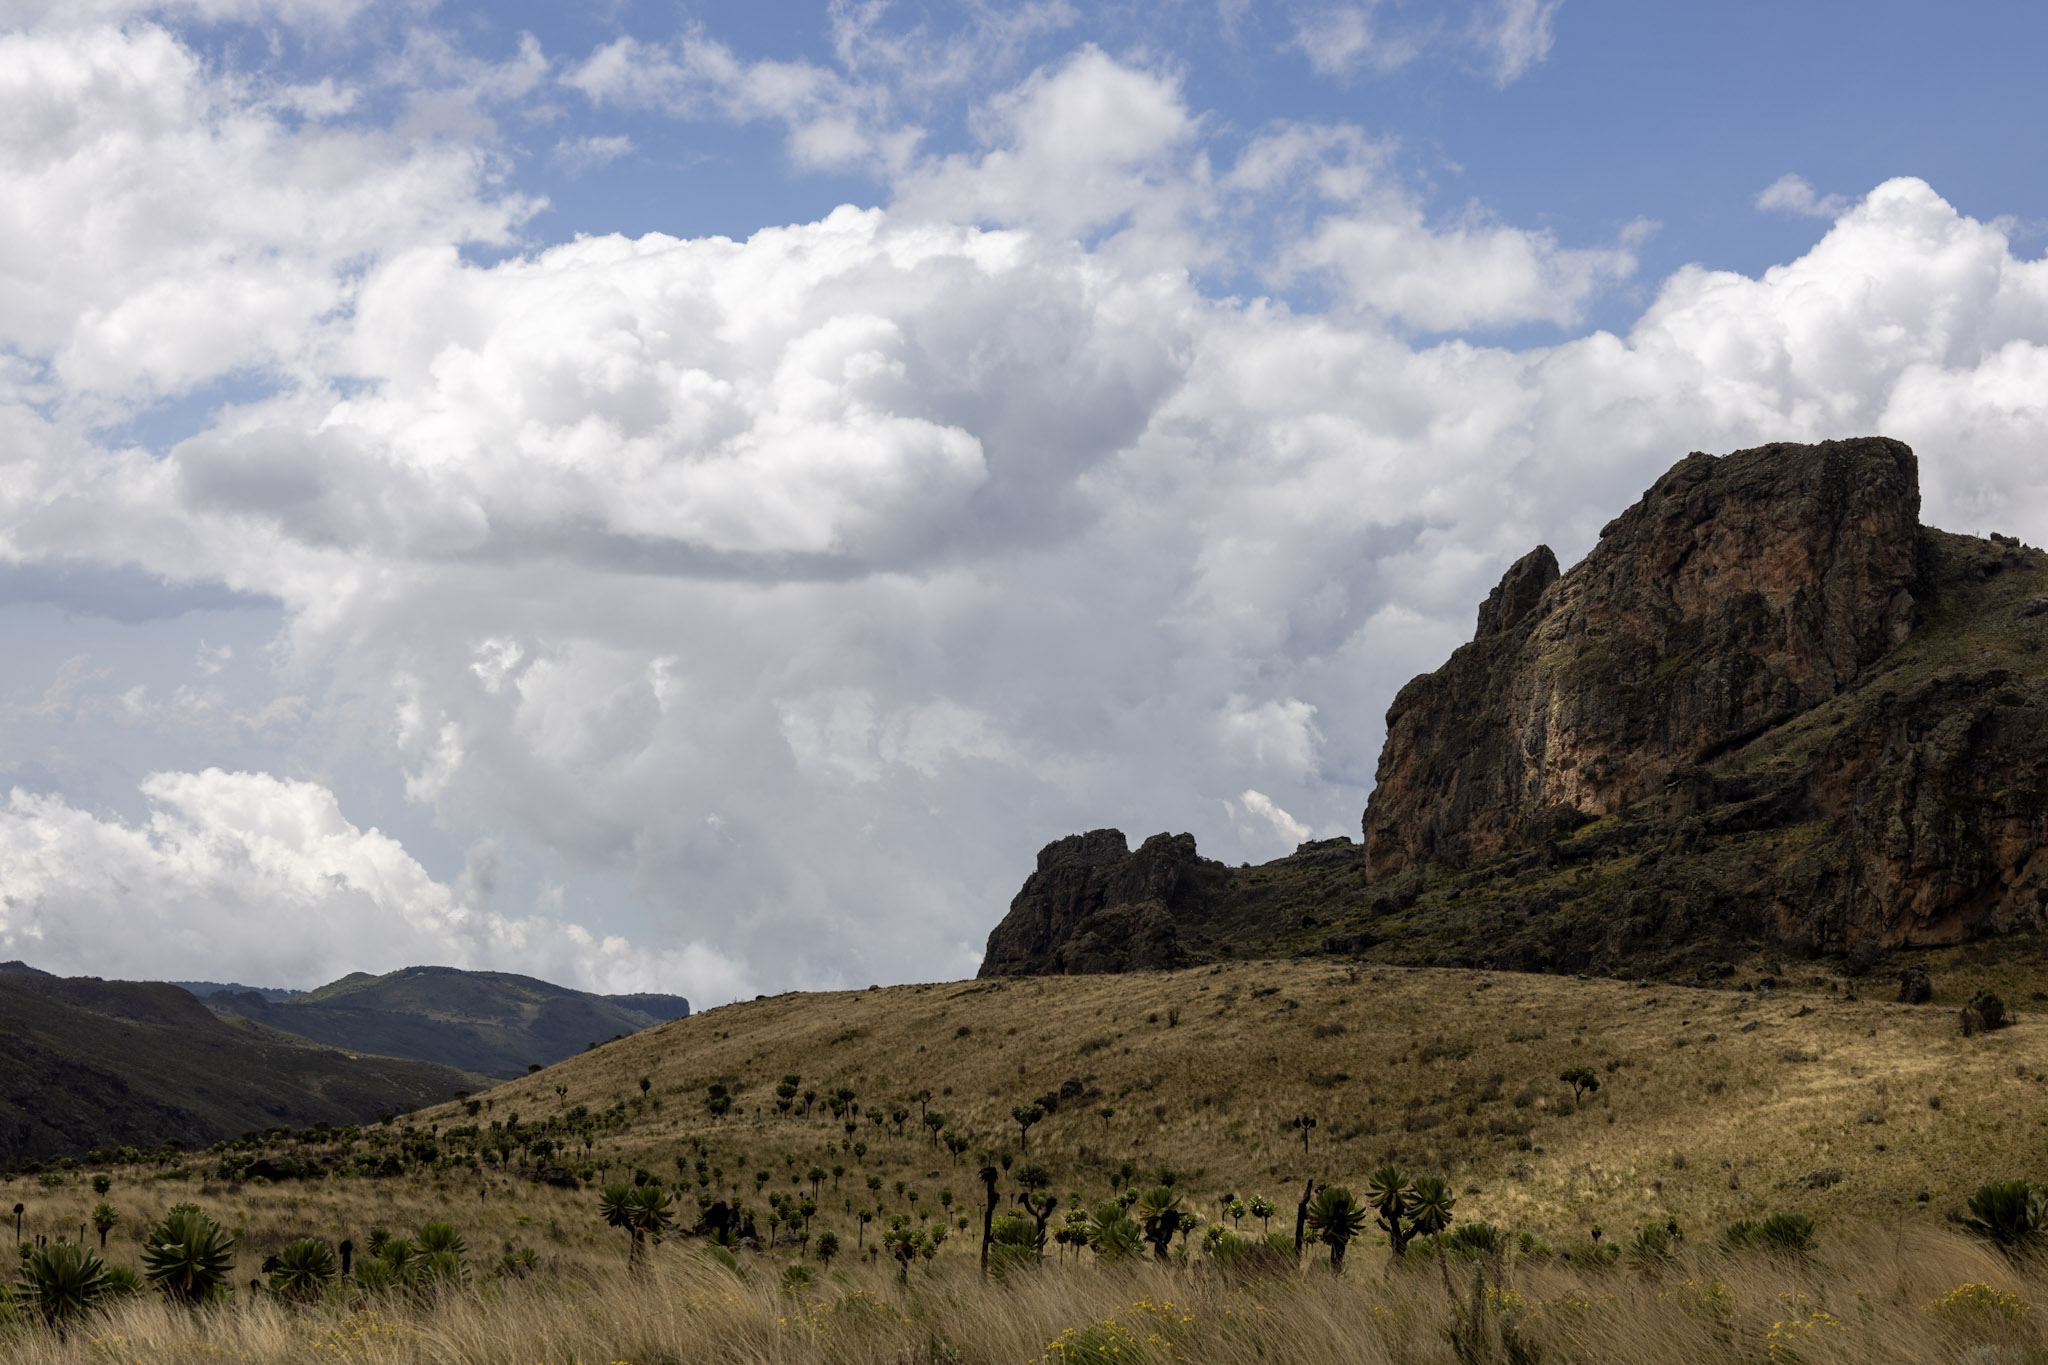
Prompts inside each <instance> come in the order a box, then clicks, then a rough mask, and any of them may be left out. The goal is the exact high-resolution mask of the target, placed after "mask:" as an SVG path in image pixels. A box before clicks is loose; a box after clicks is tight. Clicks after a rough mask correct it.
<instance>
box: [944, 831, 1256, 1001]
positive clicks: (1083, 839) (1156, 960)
mask: <svg viewBox="0 0 2048 1365" xmlns="http://www.w3.org/2000/svg"><path fill="white" fill-rule="evenodd" d="M1223 877H1224V869H1223V865H1222V864H1221V863H1217V862H1213V861H1211V860H1209V859H1206V858H1203V857H1201V856H1200V855H1199V854H1197V853H1196V852H1195V839H1194V836H1193V835H1191V834H1155V835H1153V836H1152V837H1151V838H1149V839H1147V840H1146V841H1145V842H1144V844H1143V845H1141V846H1140V847H1139V849H1138V851H1137V852H1136V853H1133V852H1131V850H1130V846H1129V844H1127V843H1126V842H1125V840H1124V836H1123V831H1121V830H1115V829H1097V830H1090V831H1089V832H1088V833H1086V834H1076V835H1071V836H1069V837H1068V838H1065V839H1059V840H1056V841H1054V842H1053V843H1050V844H1047V845H1046V846H1045V847H1044V848H1043V849H1041V850H1040V851H1039V854H1038V870H1037V871H1035V872H1033V873H1032V874H1031V876H1030V877H1029V878H1028V879H1026V881H1025V883H1024V888H1023V890H1021V891H1019V892H1018V893H1017V896H1016V899H1015V900H1013V901H1011V902H1010V913H1009V914H1008V915H1006V916H1005V917H1004V918H1003V921H1002V923H1000V924H998V925H997V926H996V927H995V929H994V930H993V931H992V932H991V933H990V934H989V936H988V951H987V954H986V955H985V956H984V957H983V959H982V964H981V971H980V973H979V975H981V976H984V977H990V976H1031V975H1051V976H1064V975H1067V974H1069V973H1080V972H1120V971H1130V970H1139V969H1143V968H1153V967H1177V966H1180V965H1182V964H1183V963H1184V962H1185V961H1186V960H1187V955H1186V952H1185V949H1184V948H1183V946H1182V944H1181V941H1180V933H1179V926H1178V923H1177V914H1178V915H1179V916H1183V917H1184V916H1189V915H1191V914H1199V913H1200V909H1201V907H1202V906H1203V904H1205V903H1206V901H1207V900H1208V899H1209V898H1210V897H1211V896H1212V895H1213V892H1214V890H1215V888H1216V886H1217V884H1218V883H1219V882H1221V881H1222V879H1223Z"/></svg>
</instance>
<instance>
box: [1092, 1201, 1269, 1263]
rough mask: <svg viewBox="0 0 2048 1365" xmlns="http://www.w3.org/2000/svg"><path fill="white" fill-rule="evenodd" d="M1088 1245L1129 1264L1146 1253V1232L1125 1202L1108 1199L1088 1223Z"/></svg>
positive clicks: (1104, 1254)
mask: <svg viewBox="0 0 2048 1365" xmlns="http://www.w3.org/2000/svg"><path fill="white" fill-rule="evenodd" d="M1088 1245H1089V1246H1090V1247H1092V1248H1094V1251H1095V1254H1096V1255H1097V1256H1099V1257H1101V1258H1102V1259H1103V1260H1105V1261H1121V1260H1128V1259H1130V1258H1131V1257H1134V1256H1138V1255H1140V1254H1141V1253H1142V1252H1143V1249H1144V1246H1145V1230H1144V1229H1143V1228H1142V1227H1140V1226H1139V1225H1138V1222H1137V1220H1136V1219H1134V1218H1132V1217H1131V1216H1130V1214H1128V1213H1126V1212H1125V1211H1124V1206H1123V1203H1122V1201H1120V1200H1116V1199H1105V1200H1103V1201H1102V1202H1101V1203H1100V1204H1098V1205H1096V1207H1095V1213H1094V1216H1093V1217H1091V1218H1090V1219H1089V1220H1088ZM1292 1245H1293V1244H1292V1243H1289V1247H1290V1249H1291V1247H1292Z"/></svg>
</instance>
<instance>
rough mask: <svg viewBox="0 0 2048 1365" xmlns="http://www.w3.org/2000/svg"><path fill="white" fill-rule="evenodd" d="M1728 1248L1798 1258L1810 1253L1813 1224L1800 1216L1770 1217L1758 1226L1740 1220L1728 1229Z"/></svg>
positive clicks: (1775, 1214)
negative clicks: (1776, 1253)
mask: <svg viewBox="0 0 2048 1365" xmlns="http://www.w3.org/2000/svg"><path fill="white" fill-rule="evenodd" d="M1725 1236H1726V1240H1727V1242H1728V1245H1729V1246H1731V1247H1734V1248H1736V1249H1738V1250H1742V1249H1748V1248H1754V1249H1757V1250H1762V1251H1780V1252H1789V1253H1792V1254H1795V1255H1796V1254H1799V1253H1803V1252H1807V1251H1811V1250H1812V1249H1813V1220H1812V1219H1811V1218H1809V1217H1807V1216H1806V1215H1805V1214H1803V1213H1774V1214H1772V1215H1771V1216H1770V1217H1768V1218H1766V1219H1764V1220H1763V1221H1762V1222H1757V1221H1755V1220H1754V1219H1749V1218H1744V1219H1740V1220H1739V1221H1737V1222H1734V1223H1730V1224H1729V1225H1728V1231H1727V1233H1726V1234H1725Z"/></svg>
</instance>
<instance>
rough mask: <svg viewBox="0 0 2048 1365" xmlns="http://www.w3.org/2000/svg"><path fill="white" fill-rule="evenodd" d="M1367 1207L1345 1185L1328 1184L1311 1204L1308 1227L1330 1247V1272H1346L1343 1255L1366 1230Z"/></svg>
mask: <svg viewBox="0 0 2048 1365" xmlns="http://www.w3.org/2000/svg"><path fill="white" fill-rule="evenodd" d="M1365 1219H1366V1211H1365V1208H1364V1207H1363V1206H1362V1205H1360V1204H1359V1202H1358V1201H1357V1200H1356V1199H1353V1198H1352V1197H1351V1191H1350V1190H1347V1189H1345V1188H1344V1187H1343V1186H1342V1185H1326V1186H1324V1187H1323V1188H1322V1189H1320V1190H1317V1191H1316V1196H1315V1198H1314V1199H1311V1200H1310V1201H1309V1205H1308V1228H1309V1231H1311V1232H1313V1233H1315V1235H1316V1240H1317V1241H1319V1242H1322V1243H1323V1244H1324V1245H1325V1246H1327V1247H1329V1248H1330V1269H1331V1270H1334V1271H1336V1272H1338V1273H1339V1274H1342V1273H1343V1270H1344V1252H1345V1250H1346V1249H1347V1248H1348V1247H1349V1246H1350V1245H1351V1239H1352V1238H1354V1237H1356V1236H1358V1234H1359V1233H1361V1232H1364V1231H1365Z"/></svg>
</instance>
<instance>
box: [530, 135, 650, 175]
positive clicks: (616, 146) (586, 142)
mask: <svg viewBox="0 0 2048 1365" xmlns="http://www.w3.org/2000/svg"><path fill="white" fill-rule="evenodd" d="M632 154H633V139H632V138H629V137H621V136H618V135H616V134H615V135H612V136H608V137H601V136H595V135H593V136H588V137H573V138H566V137H565V138H563V139H562V140H561V141H560V142H557V143H556V144H555V150H554V151H553V152H551V153H549V155H548V160H549V161H550V162H552V163H553V164H554V165H556V166H559V167H561V168H562V169H563V170H565V171H567V172H568V173H569V174H570V175H582V174H584V173H585V172H587V171H594V170H596V169H598V168H599V167H601V166H609V165H611V163H612V162H614V161H617V160H619V159H620V158H621V157H626V156H631V155H632Z"/></svg>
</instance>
